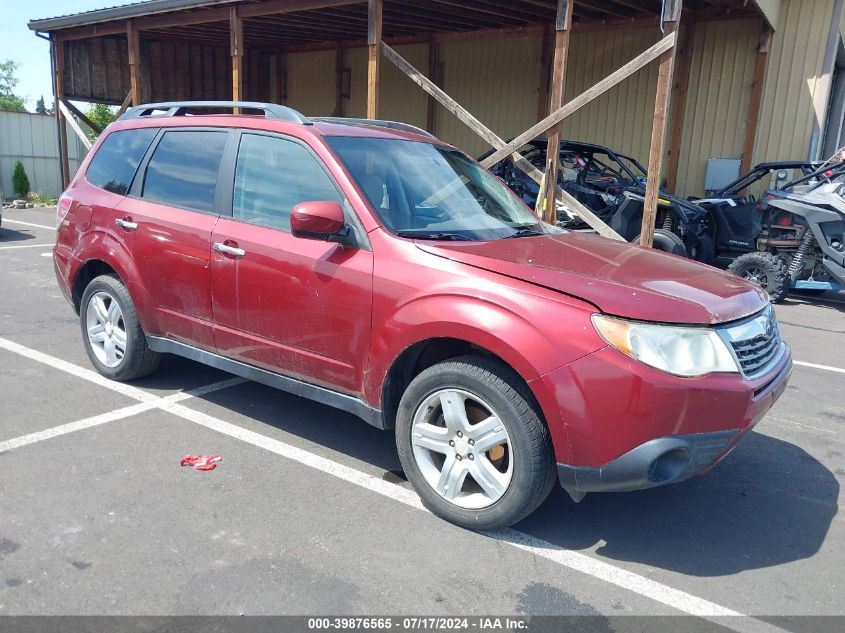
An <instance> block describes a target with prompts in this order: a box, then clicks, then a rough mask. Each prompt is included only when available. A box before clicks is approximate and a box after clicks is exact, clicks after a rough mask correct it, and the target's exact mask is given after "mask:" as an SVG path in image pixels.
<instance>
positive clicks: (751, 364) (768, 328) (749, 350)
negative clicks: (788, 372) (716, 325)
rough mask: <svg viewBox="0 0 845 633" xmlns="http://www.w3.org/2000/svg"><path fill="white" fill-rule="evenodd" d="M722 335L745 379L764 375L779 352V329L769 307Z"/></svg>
mask: <svg viewBox="0 0 845 633" xmlns="http://www.w3.org/2000/svg"><path fill="white" fill-rule="evenodd" d="M723 332H724V335H725V338H726V339H727V342H728V343H729V344H730V346H731V349H732V350H733V353H734V356H736V360H737V362H738V363H739V366H740V369H741V370H742V373H743V374H744V375H745V376H746V377H749V378H753V377H756V376H759V375H760V374H762V373H764V372H765V371H766V370H767V369H768V368H769V366H770V365H771V364H772V363H773V362H774V361H775V360H777V359H778V358H779V357H780V355H781V353H782V351H783V341H782V340H781V336H780V328H779V327H778V322H777V318H776V317H775V312H774V310H773V309H772V308H771V306H769V307H768V308H766V309H765V310H764V311H763V312H761V313H760V314H758V315H756V316H754V317H752V318H751V319H748V320H746V321H743V322H742V323H738V324H736V325H732V326H729V327H727V328H725V329H724V330H723Z"/></svg>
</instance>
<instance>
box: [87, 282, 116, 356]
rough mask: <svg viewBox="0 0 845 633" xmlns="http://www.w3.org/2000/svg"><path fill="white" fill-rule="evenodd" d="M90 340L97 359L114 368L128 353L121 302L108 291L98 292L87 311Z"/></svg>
mask: <svg viewBox="0 0 845 633" xmlns="http://www.w3.org/2000/svg"><path fill="white" fill-rule="evenodd" d="M85 328H86V331H87V334H88V342H89V343H90V344H91V349H92V350H93V352H94V355H95V356H96V357H97V360H98V361H100V362H101V363H102V364H103V365H105V366H106V367H108V368H110V369H113V368H114V367H117V366H118V365H120V363H122V362H123V358H124V356H125V355H126V327H125V325H124V322H123V312H122V311H121V310H120V304H118V302H117V300H116V299H115V298H114V297H112V296H111V295H110V294H108V293H107V292H97V293H95V294H93V295H91V298H90V299H89V300H88V307H87V308H86V311H85Z"/></svg>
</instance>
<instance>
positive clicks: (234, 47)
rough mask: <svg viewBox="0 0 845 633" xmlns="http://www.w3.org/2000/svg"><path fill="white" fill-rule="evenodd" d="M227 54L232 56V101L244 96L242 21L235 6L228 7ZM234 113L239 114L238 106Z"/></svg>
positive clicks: (240, 99) (239, 99)
mask: <svg viewBox="0 0 845 633" xmlns="http://www.w3.org/2000/svg"><path fill="white" fill-rule="evenodd" d="M229 54H230V55H231V56H232V101H242V100H243V98H244V21H243V19H241V18H240V17H239V16H238V13H237V10H236V8H235V7H230V8H229ZM234 113H235V114H240V111H239V109H238V108H235V110H234Z"/></svg>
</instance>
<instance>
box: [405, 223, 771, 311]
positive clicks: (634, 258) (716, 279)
mask: <svg viewBox="0 0 845 633" xmlns="http://www.w3.org/2000/svg"><path fill="white" fill-rule="evenodd" d="M417 247H418V248H420V249H422V250H423V251H425V252H427V253H431V254H432V255H437V256H439V257H445V258H447V259H451V260H454V261H457V262H461V263H464V264H467V265H469V266H474V267H476V268H482V269H484V270H489V271H492V272H495V273H499V274H502V275H506V276H508V277H512V278H514V279H520V280H522V281H526V282H528V283H532V284H535V285H538V286H543V287H545V288H550V289H552V290H556V291H558V292H562V293H565V294H568V295H570V296H574V297H577V298H579V299H583V300H585V301H588V302H589V303H592V304H593V305H595V306H596V307H597V308H599V309H600V310H601V311H602V312H605V313H607V314H612V315H616V316H621V317H626V318H629V319H638V320H643V321H660V322H668V323H688V324H716V323H726V322H728V321H735V320H737V319H741V318H743V317H746V316H749V315H751V314H754V313H755V312H758V311H759V310H761V309H762V308H763V307H764V306H765V305H766V304H767V303H768V296H767V295H766V294H765V292H763V291H762V290H761V289H759V288H757V287H756V286H754V285H752V284H750V283H748V282H746V281H744V280H742V279H740V278H739V277H735V276H734V275H730V274H728V273H725V272H722V271H720V270H717V269H715V268H712V267H710V266H705V265H703V264H699V263H697V262H694V261H691V260H688V259H684V258H681V257H676V256H674V255H669V254H667V253H663V252H660V251H654V250H652V249H648V248H642V247H639V246H633V245H631V244H628V243H626V242H618V241H614V240H609V239H605V238H601V237H598V236H594V235H589V234H584V233H562V234H556V235H544V236H537V237H524V238H516V239H507V240H496V241H489V242H454V243H453V242H449V243H436V244H435V243H432V242H419V241H418V242H417Z"/></svg>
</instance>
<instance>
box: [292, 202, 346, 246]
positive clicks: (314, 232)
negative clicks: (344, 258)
mask: <svg viewBox="0 0 845 633" xmlns="http://www.w3.org/2000/svg"><path fill="white" fill-rule="evenodd" d="M290 230H291V233H292V234H293V236H294V237H301V238H304V239H307V240H322V241H326V242H328V241H332V242H341V243H342V242H344V241H346V240H347V238H348V233H349V231H348V229H347V228H346V219H345V218H344V217H343V209H341V208H340V205H339V204H338V203H337V202H331V201H328V200H319V201H310V202H300V203H299V204H298V205H296V206H295V207H294V208H293V212H291V215H290Z"/></svg>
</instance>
